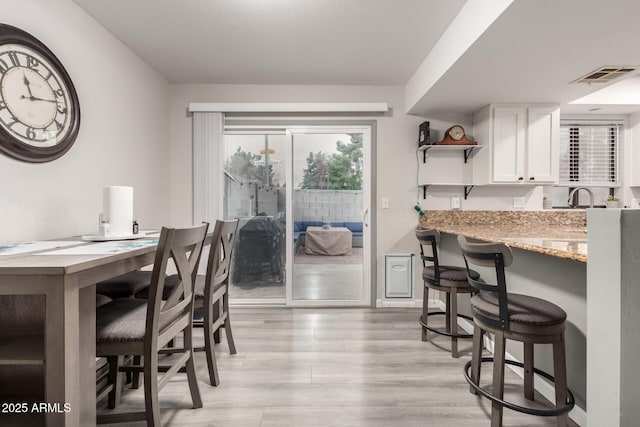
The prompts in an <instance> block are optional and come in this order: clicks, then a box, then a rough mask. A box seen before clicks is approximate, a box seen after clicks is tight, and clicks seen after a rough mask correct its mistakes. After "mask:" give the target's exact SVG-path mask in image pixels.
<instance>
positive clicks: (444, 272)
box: [422, 265, 480, 286]
mask: <svg viewBox="0 0 640 427" xmlns="http://www.w3.org/2000/svg"><path fill="white" fill-rule="evenodd" d="M439 269H440V283H439V285H440V286H452V285H454V286H460V285H461V284H462V285H465V286H469V281H468V279H467V269H466V268H464V267H454V266H451V265H440V266H439ZM479 277H480V274H479V273H478V272H477V271H474V270H471V278H472V279H478V278H479ZM422 278H423V279H424V280H432V281H435V280H436V270H435V268H434V267H433V266H426V267H424V268H423V269H422ZM447 282H460V283H447Z"/></svg>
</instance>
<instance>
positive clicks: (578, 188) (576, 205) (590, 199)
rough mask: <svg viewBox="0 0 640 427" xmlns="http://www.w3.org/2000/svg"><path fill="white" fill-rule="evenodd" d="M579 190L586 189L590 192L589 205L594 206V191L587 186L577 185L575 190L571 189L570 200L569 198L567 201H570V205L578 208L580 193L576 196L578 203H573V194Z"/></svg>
mask: <svg viewBox="0 0 640 427" xmlns="http://www.w3.org/2000/svg"><path fill="white" fill-rule="evenodd" d="M579 190H586V191H587V193H589V207H590V208H592V207H593V199H594V197H593V192H592V191H591V190H589V189H588V188H587V187H576V188H574V189H573V190H571V192H570V193H569V200H567V202H568V203H569V206H571V207H572V208H577V207H578V205H579V204H580V197H579V196H580V195H578V197H577V198H576V204H575V205H574V204H573V196H574V194H576V193H577V192H578V191H579Z"/></svg>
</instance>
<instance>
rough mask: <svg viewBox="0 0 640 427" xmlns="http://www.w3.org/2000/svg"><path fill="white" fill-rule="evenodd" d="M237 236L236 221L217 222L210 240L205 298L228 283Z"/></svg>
mask: <svg viewBox="0 0 640 427" xmlns="http://www.w3.org/2000/svg"><path fill="white" fill-rule="evenodd" d="M237 234H238V220H237V219H234V220H226V221H222V220H218V221H216V225H215V227H214V230H213V236H212V238H211V250H210V251H209V260H208V262H207V274H206V277H205V289H204V292H205V296H208V297H209V299H210V298H211V296H212V294H213V291H214V289H215V288H216V287H217V286H218V285H220V284H221V283H225V282H227V283H228V281H229V273H230V271H231V258H232V255H233V248H234V246H235V242H236V236H237Z"/></svg>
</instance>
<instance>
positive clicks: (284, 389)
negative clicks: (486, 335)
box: [119, 308, 555, 427]
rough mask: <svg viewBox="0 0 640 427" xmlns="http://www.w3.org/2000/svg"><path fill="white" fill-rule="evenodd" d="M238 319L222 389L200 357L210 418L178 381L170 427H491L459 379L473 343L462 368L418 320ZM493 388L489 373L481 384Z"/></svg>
mask: <svg viewBox="0 0 640 427" xmlns="http://www.w3.org/2000/svg"><path fill="white" fill-rule="evenodd" d="M232 316H233V320H232V321H233V331H234V334H235V337H236V346H237V349H238V354H236V355H233V356H231V355H229V354H228V350H227V345H226V343H225V339H224V336H223V337H222V343H221V344H219V345H218V347H217V348H218V351H217V353H216V354H217V357H218V366H219V368H220V378H221V385H220V386H218V387H211V386H209V384H208V382H207V375H206V372H207V369H206V363H205V360H204V354H203V353H198V354H197V356H196V357H197V360H196V362H197V367H198V376H199V378H200V391H201V393H202V397H203V402H204V408H202V409H191V400H190V397H189V392H188V386H187V382H186V378H185V376H183V375H180V374H179V375H177V376H175V377H174V378H173V380H172V381H171V382H170V383H169V384H168V385H167V387H166V388H165V389H164V390H163V391H162V392H161V394H160V402H161V406H162V410H161V413H162V419H163V425H166V426H176V427H182V426H233V427H235V426H238V427H252V426H264V427H266V426H277V427H283V426H309V427H315V426H318V427H320V426H327V427H328V426H367V427H375V426H385V427H386V426H400V427H403V426H420V427H424V426H456V427H458V426H465V427H467V426H488V425H489V424H490V423H489V413H490V408H491V406H490V405H489V404H488V403H487V401H486V400H485V399H481V398H478V397H476V396H474V395H472V394H470V393H469V387H468V385H467V383H466V382H465V380H464V378H463V376H462V367H463V366H464V364H465V363H466V361H467V360H468V359H469V350H470V348H471V342H470V340H464V341H463V342H462V344H461V345H460V348H461V350H462V352H463V354H462V357H461V358H460V359H452V358H451V356H450V354H449V352H448V351H446V349H448V339H447V338H445V337H441V336H437V337H436V338H435V340H434V341H433V342H428V343H425V342H422V341H420V328H419V325H418V316H419V312H418V310H415V309H355V308H354V309H318V308H313V309H285V308H261V309H258V308H252V309H248V308H232ZM438 317H440V316H438ZM198 334H199V335H200V334H201V332H199V331H198ZM465 352H466V353H465ZM490 378H491V369H490V368H488V367H487V369H484V371H483V379H484V382H487V381H490V380H489V379H490ZM507 380H508V381H509V382H510V385H507V386H506V392H507V398H510V399H514V400H517V401H519V402H521V403H522V401H523V399H522V398H521V397H520V395H521V393H522V386H521V381H520V380H519V378H517V377H516V376H515V374H513V373H511V372H510V371H509V370H507ZM142 399H143V393H142V389H140V390H135V391H132V390H127V391H125V393H124V395H123V404H122V405H121V408H122V409H128V408H132V407H137V408H143V406H144V404H143V400H142ZM504 421H505V423H504V425H505V426H540V425H555V421H554V419H545V418H540V417H534V416H529V415H523V414H518V413H514V412H511V411H509V410H505V417H504ZM119 425H120V426H122V425H123V424H119ZM131 425H135V426H141V425H144V423H136V424H131Z"/></svg>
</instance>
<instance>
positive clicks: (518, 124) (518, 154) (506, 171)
mask: <svg viewBox="0 0 640 427" xmlns="http://www.w3.org/2000/svg"><path fill="white" fill-rule="evenodd" d="M525 126H526V109H524V108H514V107H495V108H494V109H493V182H496V183H501V182H515V183H517V182H522V181H523V180H524V156H525Z"/></svg>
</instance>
